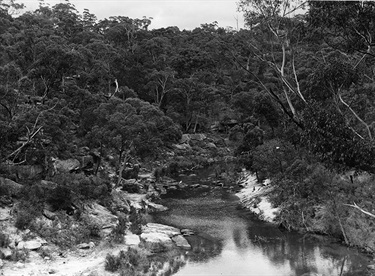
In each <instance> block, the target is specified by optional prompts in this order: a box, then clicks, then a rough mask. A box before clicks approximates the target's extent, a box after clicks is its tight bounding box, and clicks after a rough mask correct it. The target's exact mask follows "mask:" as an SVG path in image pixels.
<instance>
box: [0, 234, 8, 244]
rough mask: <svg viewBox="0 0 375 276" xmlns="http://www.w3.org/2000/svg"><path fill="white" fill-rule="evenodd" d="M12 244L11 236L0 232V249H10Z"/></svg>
mask: <svg viewBox="0 0 375 276" xmlns="http://www.w3.org/2000/svg"><path fill="white" fill-rule="evenodd" d="M9 244H10V239H9V236H8V235H6V234H4V233H2V232H0V247H8V245H9Z"/></svg>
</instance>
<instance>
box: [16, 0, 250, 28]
mask: <svg viewBox="0 0 375 276" xmlns="http://www.w3.org/2000/svg"><path fill="white" fill-rule="evenodd" d="M237 1H238V0H237ZM237 1H236V0H70V1H69V2H70V3H71V4H74V6H75V7H76V9H77V10H78V11H79V12H80V13H82V11H83V9H85V8H87V9H89V10H90V12H91V13H93V14H95V15H96V16H97V17H98V19H103V18H108V17H110V16H118V15H121V16H127V17H130V18H133V19H134V18H143V16H146V17H152V18H153V19H152V20H151V22H152V23H151V25H150V29H158V28H165V27H171V26H177V27H178V28H179V29H180V30H183V29H187V30H192V29H194V28H196V27H200V25H201V24H205V23H212V22H214V21H217V22H218V25H219V26H220V27H224V28H226V27H233V28H234V29H237V28H239V29H240V28H243V27H244V21H243V17H242V13H239V12H238V11H237ZM17 2H18V3H23V4H25V6H26V7H27V9H28V10H35V9H36V8H38V5H39V2H38V0H18V1H17ZM44 2H45V3H48V4H50V5H51V7H52V6H53V5H55V4H57V3H60V2H62V3H64V2H65V1H64V0H45V1H44ZM237 25H238V26H237Z"/></svg>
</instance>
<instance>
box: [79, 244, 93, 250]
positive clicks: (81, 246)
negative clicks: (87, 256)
mask: <svg viewBox="0 0 375 276" xmlns="http://www.w3.org/2000/svg"><path fill="white" fill-rule="evenodd" d="M77 248H78V249H90V244H88V243H81V244H78V245H77Z"/></svg>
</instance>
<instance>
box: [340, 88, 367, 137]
mask: <svg viewBox="0 0 375 276" xmlns="http://www.w3.org/2000/svg"><path fill="white" fill-rule="evenodd" d="M337 96H338V98H339V99H340V102H341V103H342V104H343V105H345V106H346V107H347V108H348V109H349V110H350V111H351V112H352V114H353V115H354V116H355V117H356V118H357V119H358V121H360V122H361V123H362V124H363V125H364V126H365V128H366V130H367V134H368V137H369V139H370V141H372V139H373V138H372V134H371V129H370V126H369V125H368V124H367V123H366V122H365V121H364V120H362V118H361V117H359V115H358V114H357V113H356V112H355V111H354V110H353V109H352V108H351V107H350V105H349V104H347V103H346V102H345V101H344V100H343V98H342V97H341V93H340V92H338V93H337Z"/></svg>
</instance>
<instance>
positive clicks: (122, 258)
mask: <svg viewBox="0 0 375 276" xmlns="http://www.w3.org/2000/svg"><path fill="white" fill-rule="evenodd" d="M150 265H151V264H150V261H149V260H148V259H147V256H146V255H145V253H144V252H142V251H140V250H139V249H135V248H132V247H130V248H129V249H128V250H127V251H123V250H122V251H120V253H119V255H118V256H114V255H112V254H108V255H107V257H106V260H105V270H107V271H110V272H116V271H119V270H120V271H119V272H120V275H145V273H147V272H148V271H149V269H150Z"/></svg>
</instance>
